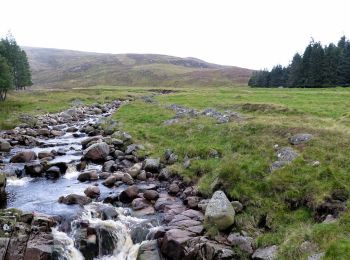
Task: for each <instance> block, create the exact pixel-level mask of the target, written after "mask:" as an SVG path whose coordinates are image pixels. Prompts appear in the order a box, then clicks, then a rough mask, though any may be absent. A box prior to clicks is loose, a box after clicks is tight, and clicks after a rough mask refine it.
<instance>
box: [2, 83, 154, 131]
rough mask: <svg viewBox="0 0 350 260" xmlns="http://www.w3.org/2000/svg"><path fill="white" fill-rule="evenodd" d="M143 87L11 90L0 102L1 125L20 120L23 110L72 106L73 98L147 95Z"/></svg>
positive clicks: (90, 99)
mask: <svg viewBox="0 0 350 260" xmlns="http://www.w3.org/2000/svg"><path fill="white" fill-rule="evenodd" d="M149 94H150V92H149V91H147V89H145V88H134V89H132V90H130V89H129V88H126V87H107V86H97V87H91V88H79V89H71V90H50V91H47V90H28V91H13V92H10V93H9V95H8V98H7V99H6V101H5V102H0V129H11V128H13V127H15V126H16V125H17V124H19V123H20V120H19V118H20V116H21V115H22V114H29V115H36V114H45V113H55V112H59V111H63V110H64V109H67V108H69V107H71V106H72V105H73V104H74V103H75V102H77V101H78V102H82V103H84V104H92V103H106V102H110V101H112V100H114V99H117V98H123V99H128V98H129V99H130V98H134V97H136V96H138V95H149Z"/></svg>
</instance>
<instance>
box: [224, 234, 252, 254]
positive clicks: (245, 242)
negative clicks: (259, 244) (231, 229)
mask: <svg viewBox="0 0 350 260" xmlns="http://www.w3.org/2000/svg"><path fill="white" fill-rule="evenodd" d="M227 240H228V241H229V242H230V244H231V245H233V246H237V247H238V248H239V249H240V250H241V251H242V252H244V253H247V254H248V255H251V254H252V253H253V241H254V240H253V238H251V237H245V236H241V235H240V234H238V233H233V234H230V235H229V236H228V238H227Z"/></svg>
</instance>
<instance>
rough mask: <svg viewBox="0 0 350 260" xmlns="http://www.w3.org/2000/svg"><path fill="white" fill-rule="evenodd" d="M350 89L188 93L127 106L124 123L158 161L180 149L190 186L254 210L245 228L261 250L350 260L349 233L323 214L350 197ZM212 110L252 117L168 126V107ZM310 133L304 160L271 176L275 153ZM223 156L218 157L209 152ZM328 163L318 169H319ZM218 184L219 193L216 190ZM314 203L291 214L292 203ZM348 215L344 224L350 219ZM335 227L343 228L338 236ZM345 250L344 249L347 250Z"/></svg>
mask: <svg viewBox="0 0 350 260" xmlns="http://www.w3.org/2000/svg"><path fill="white" fill-rule="evenodd" d="M349 95H350V89H342V88H337V89H316V90H315V89H312V90H311V89H248V88H218V89H201V90H200V91H198V89H194V88H184V89H180V92H178V93H174V94H170V95H163V96H158V97H157V100H158V102H157V103H151V104H149V103H144V102H142V101H141V100H140V101H136V102H133V103H130V104H127V105H125V106H123V107H122V108H121V109H120V111H119V112H118V113H116V114H115V118H116V119H117V120H119V121H120V122H121V123H122V125H123V128H124V129H125V130H127V131H129V132H130V133H131V134H132V135H133V136H134V138H135V139H136V140H137V141H139V142H141V143H144V144H145V145H146V147H147V150H148V151H150V155H152V156H162V154H163V152H164V150H165V149H166V148H172V149H174V150H175V151H176V153H177V154H178V155H179V157H180V162H179V163H178V164H177V165H175V168H176V170H177V171H178V172H179V173H180V174H181V175H182V176H183V177H184V179H185V180H186V181H189V182H194V183H196V184H198V186H199V189H200V190H201V191H202V192H203V193H204V194H206V195H208V196H209V195H210V193H211V192H212V191H213V188H214V187H215V185H216V187H220V188H221V189H224V190H225V191H226V193H227V194H228V195H229V196H230V198H231V199H237V200H240V201H241V202H243V203H244V204H245V206H246V207H245V211H244V213H243V214H241V215H237V217H236V223H237V228H238V229H242V230H245V231H248V232H249V233H250V234H251V235H252V236H255V237H256V234H260V235H258V237H257V245H258V246H267V245H271V244H277V245H280V250H279V258H280V259H305V258H306V256H307V254H306V253H305V252H302V251H301V249H300V245H301V244H302V243H303V242H304V241H306V240H307V241H311V242H313V243H316V244H317V246H318V251H320V252H326V257H327V258H329V259H331V258H332V259H342V258H337V257H336V255H337V254H342V255H344V254H345V255H346V256H347V257H350V254H349V252H348V251H347V250H348V247H349V246H350V244H349V239H348V238H347V236H348V231H347V230H349V228H348V227H347V228H346V229H345V228H344V227H343V225H342V224H339V223H336V224H319V223H317V222H316V221H315V219H314V216H313V214H314V212H313V211H314V208H315V207H316V206H317V205H319V204H320V203H321V202H323V201H324V199H325V197H326V196H328V195H330V194H331V193H332V191H334V190H335V189H342V190H345V191H350V175H349V172H350V149H349V147H350V138H349V137H350V133H349V125H348V121H347V120H344V118H348V117H349V116H348V115H349V111H350V107H349V102H347V100H349V97H350V96H349ZM172 103H176V104H181V105H184V106H187V107H193V108H197V109H204V108H207V107H214V108H217V109H219V110H222V111H223V110H228V109H231V110H235V111H239V112H241V113H242V114H243V115H244V116H245V117H246V118H247V119H246V120H245V121H243V122H231V123H229V124H222V125H218V124H216V123H215V121H213V120H211V119H207V118H203V117H199V118H192V119H189V118H185V119H182V120H181V122H180V123H179V124H175V125H171V126H166V125H164V124H163V122H164V121H165V120H167V119H170V118H172V116H173V115H174V112H173V111H171V110H167V109H165V105H167V104H172ZM303 132H307V133H311V134H313V135H314V139H313V140H312V141H311V142H309V143H307V144H306V145H302V146H298V147H295V149H296V150H298V152H299V153H300V154H301V156H300V157H299V158H298V159H297V160H295V161H294V162H293V164H292V165H289V166H287V167H285V168H283V169H281V170H278V171H275V172H273V173H270V172H269V166H270V165H271V163H272V162H273V161H274V160H275V159H276V156H275V150H274V145H275V144H278V145H279V146H289V144H288V137H290V136H291V135H293V134H296V133H303ZM211 149H215V150H217V151H218V152H219V153H220V154H221V158H220V159H214V158H210V156H209V154H210V150H211ZM185 155H188V156H189V157H192V158H194V157H199V159H198V160H192V164H191V167H190V168H189V169H183V168H182V159H183V158H184V156H185ZM316 160H318V161H320V166H319V167H314V166H312V165H311V164H312V162H313V161H316ZM214 184H215V185H214ZM292 200H293V201H306V202H305V203H306V204H305V203H304V204H302V205H301V206H300V207H299V208H298V209H296V210H291V209H290V208H289V206H288V203H287V201H292ZM347 215H348V212H345V213H344V214H343V215H342V217H341V218H340V223H341V222H342V221H343V218H346V217H347ZM262 216H265V217H267V219H268V228H265V229H263V228H259V227H258V223H259V219H261V217H262ZM333 226H335V227H336V228H333ZM338 242H339V243H338Z"/></svg>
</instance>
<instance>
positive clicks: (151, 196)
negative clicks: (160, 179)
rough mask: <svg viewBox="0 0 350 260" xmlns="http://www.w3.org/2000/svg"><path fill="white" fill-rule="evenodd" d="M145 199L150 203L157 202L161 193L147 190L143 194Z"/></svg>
mask: <svg viewBox="0 0 350 260" xmlns="http://www.w3.org/2000/svg"><path fill="white" fill-rule="evenodd" d="M143 197H144V198H145V199H148V200H150V201H152V200H157V199H158V198H159V193H158V192H157V191H155V190H146V191H145V192H144V193H143Z"/></svg>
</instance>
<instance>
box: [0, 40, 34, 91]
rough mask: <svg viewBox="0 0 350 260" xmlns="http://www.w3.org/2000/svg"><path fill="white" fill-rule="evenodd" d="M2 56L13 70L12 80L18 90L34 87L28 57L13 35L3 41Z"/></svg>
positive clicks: (0, 50)
mask: <svg viewBox="0 0 350 260" xmlns="http://www.w3.org/2000/svg"><path fill="white" fill-rule="evenodd" d="M0 55H2V56H3V57H5V58H6V60H7V63H8V65H10V67H11V68H12V74H13V75H12V78H13V80H14V85H15V87H16V89H17V90H19V89H23V88H24V87H26V86H31V85H32V81H31V73H30V67H29V63H28V59H27V55H26V54H25V52H24V51H23V50H21V48H20V47H19V46H18V45H17V42H16V40H15V38H14V37H13V36H12V35H11V34H9V35H8V36H7V37H6V38H5V39H2V40H1V48H0Z"/></svg>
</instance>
